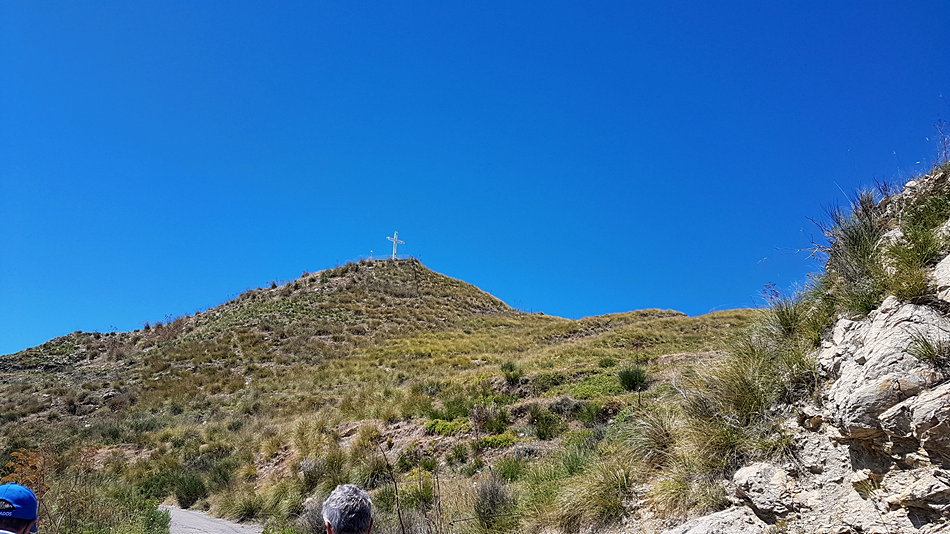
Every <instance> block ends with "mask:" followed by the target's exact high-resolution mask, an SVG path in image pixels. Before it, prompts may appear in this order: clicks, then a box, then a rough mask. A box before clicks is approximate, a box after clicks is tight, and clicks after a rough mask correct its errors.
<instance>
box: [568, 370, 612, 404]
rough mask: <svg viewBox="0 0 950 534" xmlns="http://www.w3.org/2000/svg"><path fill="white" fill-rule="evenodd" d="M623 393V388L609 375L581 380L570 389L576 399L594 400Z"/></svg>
mask: <svg viewBox="0 0 950 534" xmlns="http://www.w3.org/2000/svg"><path fill="white" fill-rule="evenodd" d="M621 393H623V387H622V386H621V385H620V384H619V383H617V380H616V379H615V378H614V377H613V376H611V375H593V376H588V377H587V378H585V379H584V380H581V381H580V382H578V383H577V384H575V385H574V387H573V388H571V394H572V395H574V396H575V397H577V398H578V399H596V398H599V397H610V396H613V395H619V394H621Z"/></svg>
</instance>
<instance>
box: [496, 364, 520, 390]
mask: <svg viewBox="0 0 950 534" xmlns="http://www.w3.org/2000/svg"><path fill="white" fill-rule="evenodd" d="M501 372H502V373H504V375H505V381H506V382H508V384H511V385H514V384H517V383H518V382H520V381H521V377H522V376H524V371H523V370H522V369H521V368H520V367H518V366H517V365H515V364H514V362H511V361H507V362H504V363H503V364H501Z"/></svg>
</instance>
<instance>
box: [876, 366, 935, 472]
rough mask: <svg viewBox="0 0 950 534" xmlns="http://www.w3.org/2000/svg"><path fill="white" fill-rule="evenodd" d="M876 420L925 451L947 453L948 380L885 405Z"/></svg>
mask: <svg viewBox="0 0 950 534" xmlns="http://www.w3.org/2000/svg"><path fill="white" fill-rule="evenodd" d="M880 421H881V426H882V428H883V429H884V431H885V432H887V433H888V434H889V435H891V436H893V437H897V438H912V439H915V440H917V441H919V442H920V445H921V447H923V449H924V450H926V451H927V452H928V453H929V454H931V455H934V454H936V455H940V456H946V457H950V382H948V383H945V384H941V385H940V386H938V387H935V388H933V389H931V390H928V391H924V392H922V393H920V394H919V395H916V396H914V397H912V398H910V399H907V400H905V401H903V402H901V403H899V404H897V405H895V406H893V407H891V408H889V409H888V410H886V411H885V412H884V413H882V414H881V416H880Z"/></svg>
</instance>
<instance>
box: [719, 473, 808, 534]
mask: <svg viewBox="0 0 950 534" xmlns="http://www.w3.org/2000/svg"><path fill="white" fill-rule="evenodd" d="M732 482H733V483H734V484H735V487H736V497H738V498H740V499H742V500H743V501H744V502H745V503H747V504H748V505H749V506H750V507H751V508H752V510H753V511H754V512H755V515H757V516H759V517H760V518H762V519H763V520H764V521H767V522H769V523H774V522H775V521H776V520H778V519H779V518H781V517H785V516H786V515H788V513H789V512H790V511H791V509H790V508H789V504H788V503H789V502H790V501H791V497H790V495H789V490H790V489H792V487H793V486H794V482H793V481H792V479H791V478H789V476H788V473H786V472H785V471H783V470H782V469H779V468H778V467H776V466H774V465H772V464H769V463H765V462H758V463H754V464H752V465H750V466H747V467H743V468H742V469H740V470H738V471H736V473H735V475H733V477H732Z"/></svg>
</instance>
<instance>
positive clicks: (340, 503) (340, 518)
mask: <svg viewBox="0 0 950 534" xmlns="http://www.w3.org/2000/svg"><path fill="white" fill-rule="evenodd" d="M372 509H373V501H371V500H370V499H369V495H367V493H366V492H365V491H363V490H361V489H359V488H358V487H356V486H354V485H352V484H343V485H340V486H337V487H336V489H335V490H333V493H331V494H330V496H329V497H327V500H325V501H323V521H324V522H326V525H327V534H369V531H370V529H371V528H372V527H373V515H372V511H373V510H372Z"/></svg>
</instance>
